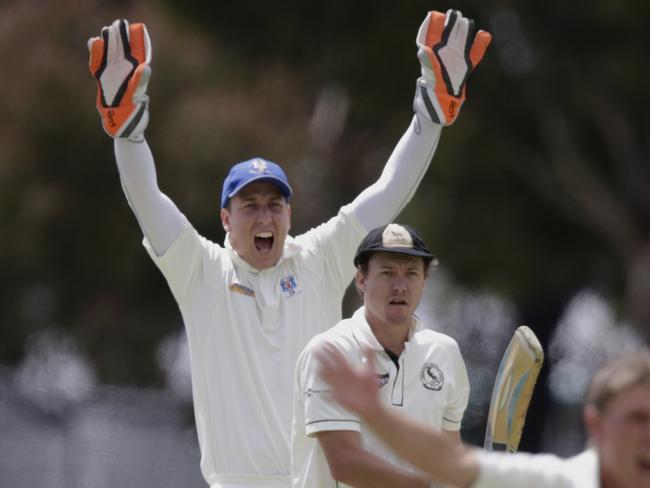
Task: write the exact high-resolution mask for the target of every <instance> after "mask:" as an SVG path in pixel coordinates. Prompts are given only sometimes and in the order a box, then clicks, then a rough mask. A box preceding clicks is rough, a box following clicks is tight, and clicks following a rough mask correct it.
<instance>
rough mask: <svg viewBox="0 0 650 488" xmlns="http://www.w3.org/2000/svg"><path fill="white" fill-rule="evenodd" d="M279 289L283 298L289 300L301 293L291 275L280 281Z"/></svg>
mask: <svg viewBox="0 0 650 488" xmlns="http://www.w3.org/2000/svg"><path fill="white" fill-rule="evenodd" d="M280 289H281V290H282V295H284V297H285V298H291V297H292V296H294V295H297V294H299V293H301V292H302V290H300V289H299V287H298V282H297V281H296V278H295V277H294V276H293V275H287V276H285V277H284V278H282V279H281V280H280Z"/></svg>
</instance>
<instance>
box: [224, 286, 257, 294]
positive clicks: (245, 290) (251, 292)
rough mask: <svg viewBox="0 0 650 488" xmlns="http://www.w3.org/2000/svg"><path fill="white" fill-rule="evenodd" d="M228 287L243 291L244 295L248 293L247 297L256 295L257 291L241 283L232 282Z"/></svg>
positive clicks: (233, 290)
mask: <svg viewBox="0 0 650 488" xmlns="http://www.w3.org/2000/svg"><path fill="white" fill-rule="evenodd" d="M228 288H229V289H230V291H232V292H235V293H241V294H242V295H246V296H247V297H254V296H255V291H254V290H251V289H250V288H248V287H247V286H244V285H240V284H239V283H232V284H231V285H230V286H229V287H228Z"/></svg>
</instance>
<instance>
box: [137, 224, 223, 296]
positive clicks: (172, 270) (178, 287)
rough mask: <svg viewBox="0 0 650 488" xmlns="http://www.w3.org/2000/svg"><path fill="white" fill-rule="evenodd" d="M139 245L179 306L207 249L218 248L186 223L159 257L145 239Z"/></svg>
mask: <svg viewBox="0 0 650 488" xmlns="http://www.w3.org/2000/svg"><path fill="white" fill-rule="evenodd" d="M142 245H143V246H144V248H145V249H146V250H147V252H148V253H149V256H150V257H151V259H152V260H153V262H154V263H155V264H156V266H157V267H158V269H160V271H161V273H162V274H163V276H164V277H165V279H166V280H167V283H168V285H169V288H170V289H171V292H172V294H173V295H174V298H175V299H176V301H177V302H178V304H179V305H182V304H183V303H184V302H185V300H186V297H187V296H188V292H189V291H190V289H191V288H192V286H193V284H194V283H195V281H196V279H197V277H198V275H199V274H200V269H201V266H202V264H203V257H204V256H205V255H206V254H207V253H208V252H209V247H210V246H214V247H217V248H218V246H217V245H216V244H214V243H212V242H210V241H208V240H207V239H205V238H203V237H201V236H200V235H199V234H198V233H197V232H196V230H195V229H194V227H192V225H191V224H190V223H189V222H187V223H186V224H185V227H184V228H183V230H182V231H181V233H180V234H179V235H178V237H177V238H176V240H175V241H174V242H173V243H172V245H171V246H170V247H169V249H168V250H167V251H166V252H165V253H164V254H163V255H162V256H156V253H155V252H154V251H153V249H152V247H151V244H150V243H149V241H148V239H147V238H146V237H145V238H144V239H143V241H142Z"/></svg>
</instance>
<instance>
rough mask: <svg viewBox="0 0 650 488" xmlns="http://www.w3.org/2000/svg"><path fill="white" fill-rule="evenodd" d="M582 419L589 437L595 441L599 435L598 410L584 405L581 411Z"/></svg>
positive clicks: (599, 420) (599, 421) (592, 406)
mask: <svg viewBox="0 0 650 488" xmlns="http://www.w3.org/2000/svg"><path fill="white" fill-rule="evenodd" d="M582 419H583V421H584V423H585V429H586V430H587V433H588V434H589V437H591V438H593V439H594V440H596V439H597V438H598V435H599V433H600V424H601V418H600V412H598V409H597V408H596V407H595V406H594V405H585V407H584V408H583V409H582Z"/></svg>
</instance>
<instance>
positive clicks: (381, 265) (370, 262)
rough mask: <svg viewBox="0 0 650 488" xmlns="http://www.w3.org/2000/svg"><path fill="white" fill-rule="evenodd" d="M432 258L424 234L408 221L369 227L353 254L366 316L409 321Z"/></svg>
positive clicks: (392, 322)
mask: <svg viewBox="0 0 650 488" xmlns="http://www.w3.org/2000/svg"><path fill="white" fill-rule="evenodd" d="M433 260H434V257H433V254H431V251H429V248H428V247H427V245H426V244H425V243H424V241H423V240H422V237H421V236H420V235H419V234H418V233H417V232H416V231H415V230H414V229H412V228H411V227H409V226H407V225H400V224H388V225H383V226H381V227H378V228H376V229H373V230H372V231H370V232H369V233H368V235H367V236H366V237H365V238H364V239H363V241H362V242H361V244H360V245H359V248H358V249H357V253H356V255H355V257H354V265H355V266H356V267H357V274H356V278H355V285H356V287H357V290H358V291H359V293H361V295H362V296H363V304H364V306H365V309H366V318H368V320H369V321H370V319H371V318H375V319H378V320H380V321H381V322H382V323H385V324H389V325H391V324H393V325H401V324H404V323H410V321H411V315H412V314H413V312H414V311H415V309H416V308H417V306H418V304H419V303H420V299H421V298H422V292H423V291H424V283H425V280H426V278H427V275H428V270H429V266H430V264H431V262H432V261H433ZM371 325H372V324H371Z"/></svg>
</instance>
